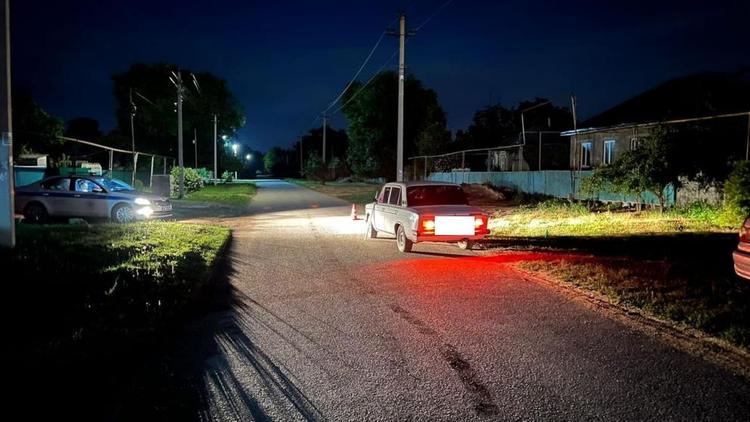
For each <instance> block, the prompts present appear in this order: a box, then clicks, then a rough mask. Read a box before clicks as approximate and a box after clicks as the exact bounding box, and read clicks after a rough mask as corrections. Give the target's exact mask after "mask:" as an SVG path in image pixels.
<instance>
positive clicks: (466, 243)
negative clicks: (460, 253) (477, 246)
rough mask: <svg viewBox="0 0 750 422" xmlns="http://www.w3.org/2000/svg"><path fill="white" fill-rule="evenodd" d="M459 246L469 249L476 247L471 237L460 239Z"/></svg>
mask: <svg viewBox="0 0 750 422" xmlns="http://www.w3.org/2000/svg"><path fill="white" fill-rule="evenodd" d="M456 244H457V245H458V247H459V248H461V249H464V250H469V249H471V248H473V247H474V241H473V240H469V239H464V240H459V241H458V242H457V243H456Z"/></svg>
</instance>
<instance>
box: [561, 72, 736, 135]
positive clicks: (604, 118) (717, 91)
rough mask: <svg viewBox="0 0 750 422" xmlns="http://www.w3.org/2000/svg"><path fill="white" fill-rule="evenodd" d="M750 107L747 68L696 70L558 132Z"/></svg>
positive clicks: (729, 112) (694, 116) (732, 112)
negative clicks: (711, 70)
mask: <svg viewBox="0 0 750 422" xmlns="http://www.w3.org/2000/svg"><path fill="white" fill-rule="evenodd" d="M749 111H750V72H748V71H747V70H743V71H741V72H738V73H717V72H706V73H698V74H693V75H689V76H685V77H681V78H676V79H672V80H669V81H667V82H664V83H662V84H660V85H657V86H656V87H654V88H651V89H649V90H647V91H645V92H643V93H641V94H638V95H636V96H635V97H633V98H631V99H629V100H626V101H624V102H622V103H620V104H618V105H616V106H615V107H612V108H610V109H609V110H606V111H604V112H603V113H600V114H598V115H596V116H594V117H592V118H590V119H588V120H586V121H584V122H583V123H581V125H580V126H581V129H578V130H577V131H572V130H571V131H566V132H562V133H561V135H563V136H570V135H573V134H574V133H579V134H580V133H591V132H598V131H602V130H612V129H623V128H630V127H637V126H644V125H645V126H652V125H654V124H658V123H660V122H667V121H668V122H681V121H694V120H703V119H704V118H706V117H710V116H721V115H735V114H736V115H741V114H742V113H743V112H744V113H747V112H749Z"/></svg>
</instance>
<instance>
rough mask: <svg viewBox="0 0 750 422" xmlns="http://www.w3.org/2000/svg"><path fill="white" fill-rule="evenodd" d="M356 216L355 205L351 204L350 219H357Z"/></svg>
mask: <svg viewBox="0 0 750 422" xmlns="http://www.w3.org/2000/svg"><path fill="white" fill-rule="evenodd" d="M358 219H359V218H357V206H356V205H354V204H352V220H358Z"/></svg>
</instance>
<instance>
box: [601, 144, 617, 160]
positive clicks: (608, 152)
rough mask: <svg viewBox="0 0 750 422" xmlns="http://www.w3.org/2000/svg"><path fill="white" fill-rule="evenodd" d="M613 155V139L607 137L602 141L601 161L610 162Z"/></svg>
mask: <svg viewBox="0 0 750 422" xmlns="http://www.w3.org/2000/svg"><path fill="white" fill-rule="evenodd" d="M614 155H615V140H614V139H608V140H606V141H604V157H602V162H603V163H604V164H612V161H613V160H612V159H613V157H614Z"/></svg>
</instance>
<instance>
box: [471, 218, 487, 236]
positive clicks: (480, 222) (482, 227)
mask: <svg viewBox="0 0 750 422" xmlns="http://www.w3.org/2000/svg"><path fill="white" fill-rule="evenodd" d="M487 220H488V217H487V216H486V215H484V214H477V215H475V216H474V234H487V233H489V232H490V231H489V228H488V227H487Z"/></svg>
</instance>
